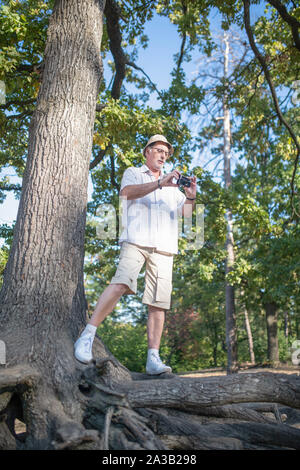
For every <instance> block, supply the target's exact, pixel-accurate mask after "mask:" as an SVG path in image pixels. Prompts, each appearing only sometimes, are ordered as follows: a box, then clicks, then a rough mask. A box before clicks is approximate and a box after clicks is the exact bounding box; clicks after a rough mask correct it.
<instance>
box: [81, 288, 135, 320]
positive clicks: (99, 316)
mask: <svg viewBox="0 0 300 470" xmlns="http://www.w3.org/2000/svg"><path fill="white" fill-rule="evenodd" d="M127 289H128V287H127V286H126V285H125V284H110V285H109V286H108V287H106V289H105V290H104V291H103V292H102V294H101V295H100V297H99V300H98V302H97V305H96V307H95V310H94V313H93V315H92V316H91V318H90V320H89V321H88V324H90V325H93V326H96V327H98V326H99V325H100V324H101V323H102V322H103V320H104V319H105V318H106V317H107V315H109V314H110V313H111V312H112V311H113V309H114V308H115V306H116V305H117V303H118V302H119V300H120V298H121V297H122V295H123V294H125V292H126V290H127Z"/></svg>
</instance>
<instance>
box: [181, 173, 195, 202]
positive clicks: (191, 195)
mask: <svg viewBox="0 0 300 470" xmlns="http://www.w3.org/2000/svg"><path fill="white" fill-rule="evenodd" d="M196 181H197V180H196V176H192V177H191V186H190V187H189V188H186V187H185V188H184V191H185V195H186V197H189V198H191V199H194V198H195V197H196V195H197V182H196Z"/></svg>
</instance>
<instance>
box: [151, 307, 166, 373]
mask: <svg viewBox="0 0 300 470" xmlns="http://www.w3.org/2000/svg"><path fill="white" fill-rule="evenodd" d="M164 322H165V310H164V309H162V308H160V307H154V306H152V305H148V321H147V336H148V355H147V364H146V372H147V373H148V374H150V375H156V374H162V373H163V372H171V371H172V369H171V367H169V366H166V365H165V364H163V362H162V361H161V359H160V357H159V347H160V341H161V336H162V332H163V328H164Z"/></svg>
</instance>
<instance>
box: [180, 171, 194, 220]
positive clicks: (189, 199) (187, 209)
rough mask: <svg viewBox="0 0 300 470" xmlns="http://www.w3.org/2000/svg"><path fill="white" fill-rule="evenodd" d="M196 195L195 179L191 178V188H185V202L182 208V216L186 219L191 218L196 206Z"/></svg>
mask: <svg viewBox="0 0 300 470" xmlns="http://www.w3.org/2000/svg"><path fill="white" fill-rule="evenodd" d="M196 195H197V182H196V177H195V176H192V177H191V186H190V187H189V188H185V196H186V200H185V203H184V204H183V206H182V215H183V216H186V217H191V216H192V213H193V209H194V207H195V205H196Z"/></svg>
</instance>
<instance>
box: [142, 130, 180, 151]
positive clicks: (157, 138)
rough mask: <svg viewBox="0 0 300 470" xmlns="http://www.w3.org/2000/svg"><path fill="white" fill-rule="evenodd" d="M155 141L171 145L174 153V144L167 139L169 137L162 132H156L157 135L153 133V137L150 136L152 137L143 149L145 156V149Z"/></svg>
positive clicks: (170, 148) (170, 147)
mask: <svg viewBox="0 0 300 470" xmlns="http://www.w3.org/2000/svg"><path fill="white" fill-rule="evenodd" d="M154 142H164V143H165V144H167V146H168V147H169V150H170V155H172V153H173V152H174V149H173V146H172V145H171V144H170V142H168V141H167V139H166V138H165V136H163V135H160V134H155V135H153V136H152V137H150V139H149V140H148V142H147V144H146V146H145V147H144V149H143V155H144V156H145V150H146V148H147V147H148V146H149V145H151V144H154Z"/></svg>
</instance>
